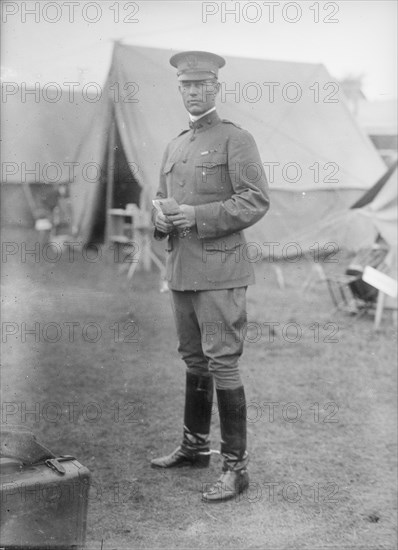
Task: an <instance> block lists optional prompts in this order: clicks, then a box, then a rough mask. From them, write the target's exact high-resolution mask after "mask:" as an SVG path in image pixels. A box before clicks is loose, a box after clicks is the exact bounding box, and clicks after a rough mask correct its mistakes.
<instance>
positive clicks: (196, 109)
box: [178, 80, 220, 116]
mask: <svg viewBox="0 0 398 550" xmlns="http://www.w3.org/2000/svg"><path fill="white" fill-rule="evenodd" d="M219 88H220V84H219V83H218V82H217V80H181V82H180V85H179V87H178V89H179V90H180V93H181V95H182V100H183V102H184V105H185V108H186V110H187V111H188V112H189V113H191V115H194V116H199V115H202V114H203V113H205V112H206V111H208V110H209V109H212V108H213V107H214V105H215V104H216V96H217V94H218V90H219Z"/></svg>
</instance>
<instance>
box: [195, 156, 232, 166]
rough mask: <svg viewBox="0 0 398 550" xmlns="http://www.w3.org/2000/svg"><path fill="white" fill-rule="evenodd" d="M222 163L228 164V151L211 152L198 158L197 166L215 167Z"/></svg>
mask: <svg viewBox="0 0 398 550" xmlns="http://www.w3.org/2000/svg"><path fill="white" fill-rule="evenodd" d="M220 164H227V153H211V154H209V155H206V156H203V157H201V158H199V159H197V160H196V162H195V166H203V167H205V168H214V166H218V165H220Z"/></svg>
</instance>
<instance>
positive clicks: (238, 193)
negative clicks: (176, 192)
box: [195, 130, 270, 239]
mask: <svg viewBox="0 0 398 550" xmlns="http://www.w3.org/2000/svg"><path fill="white" fill-rule="evenodd" d="M228 173H229V176H230V179H231V183H232V187H233V191H234V192H233V195H232V196H231V198H230V199H228V200H225V201H217V202H211V203H208V204H202V205H199V206H195V215H196V225H197V231H198V236H199V238H201V239H205V238H217V237H223V236H226V235H228V234H230V233H234V232H236V231H241V230H242V229H245V228H246V227H249V226H251V225H253V224H254V223H256V222H257V221H258V220H259V219H260V218H262V217H263V216H264V214H265V213H266V212H267V210H268V208H269V204H270V201H269V196H268V183H267V179H266V177H265V173H264V167H263V165H262V162H261V159H260V155H259V152H258V149H257V145H256V143H255V141H254V139H253V137H252V136H251V134H249V132H246V131H245V130H239V131H237V132H234V133H233V135H232V136H230V138H229V140H228Z"/></svg>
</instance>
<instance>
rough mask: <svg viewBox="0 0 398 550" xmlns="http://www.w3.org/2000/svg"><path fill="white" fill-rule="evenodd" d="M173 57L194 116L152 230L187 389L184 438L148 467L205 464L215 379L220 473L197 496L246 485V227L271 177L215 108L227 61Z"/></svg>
mask: <svg viewBox="0 0 398 550" xmlns="http://www.w3.org/2000/svg"><path fill="white" fill-rule="evenodd" d="M170 63H171V65H173V66H174V67H176V68H177V78H178V81H179V91H180V93H181V96H182V100H183V102H184V105H185V108H186V109H187V111H188V113H189V117H190V124H189V130H186V131H184V132H182V133H181V134H180V135H179V136H178V137H176V138H175V139H174V140H173V141H171V143H170V144H169V145H168V147H167V149H166V152H165V154H164V157H163V162H162V167H161V175H160V185H159V189H158V192H157V195H156V198H157V199H164V198H168V197H174V198H175V199H176V201H177V203H178V204H179V212H178V213H175V214H173V215H169V216H165V215H164V214H162V213H160V212H157V211H155V210H154V213H153V221H154V224H155V238H157V239H162V238H166V237H167V239H168V244H167V253H168V257H167V267H166V276H167V279H168V284H169V288H170V290H171V298H172V306H173V312H174V317H175V323H176V327H177V334H178V339H179V347H178V351H179V352H180V354H181V356H182V359H183V360H184V361H185V363H186V366H187V370H186V394H185V412H184V429H183V439H182V443H181V445H180V446H179V447H178V448H177V449H176V450H175V451H173V452H172V453H171V454H170V455H167V456H164V457H161V458H156V459H154V460H152V462H151V465H152V466H153V467H158V468H172V467H175V466H181V465H185V464H186V465H191V466H196V467H205V466H208V464H209V460H210V452H211V451H210V447H209V432H210V420H211V414H212V401H213V379H214V382H215V386H216V391H217V402H218V409H219V415H220V427H221V455H222V457H223V471H222V474H221V477H220V478H219V479H218V481H216V482H215V483H214V484H212V485H211V486H210V487H208V489H207V490H205V491H204V492H203V494H202V499H203V500H204V501H206V502H212V501H223V500H227V499H230V498H233V497H234V496H236V495H238V494H239V493H241V492H242V491H244V490H245V489H246V488H247V486H248V484H249V477H248V473H247V463H248V454H247V451H246V400H245V393H244V388H243V385H242V381H241V378H240V374H239V369H238V360H239V358H240V356H241V354H242V351H243V341H242V328H243V327H244V325H245V323H246V288H247V285H249V284H252V283H254V272H253V267H252V265H251V263H250V262H249V261H247V258H243V257H242V247H243V246H244V245H245V242H246V241H245V239H244V236H243V234H242V230H243V229H245V228H246V227H249V226H250V225H253V224H254V223H255V222H257V221H258V220H259V219H260V218H261V217H262V216H263V215H264V214H265V213H266V212H267V210H268V208H269V199H268V194H267V182H266V178H265V175H264V170H263V166H262V163H261V159H260V156H259V153H258V150H257V146H256V144H255V142H254V139H253V137H252V136H251V135H250V134H249V133H248V132H246V131H245V130H242V129H241V128H240V127H238V126H236V125H235V124H233V123H232V122H229V121H227V120H222V119H220V118H219V116H218V114H217V112H216V107H215V100H216V96H217V93H218V91H219V87H220V84H219V82H218V69H219V68H220V67H222V66H224V65H225V60H224V59H223V58H222V57H220V56H218V55H214V54H211V53H208V52H183V53H179V54H177V55H174V56H173V57H172V58H171V59H170Z"/></svg>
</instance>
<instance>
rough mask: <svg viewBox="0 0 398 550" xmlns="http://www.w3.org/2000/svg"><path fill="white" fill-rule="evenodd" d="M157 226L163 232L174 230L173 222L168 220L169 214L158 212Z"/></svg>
mask: <svg viewBox="0 0 398 550" xmlns="http://www.w3.org/2000/svg"><path fill="white" fill-rule="evenodd" d="M155 227H156V229H157V230H158V231H161V232H162V233H170V232H171V231H172V230H173V227H174V226H173V224H172V223H171V222H169V221H168V219H167V216H165V215H164V214H161V213H160V212H158V213H157V214H156V220H155Z"/></svg>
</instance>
